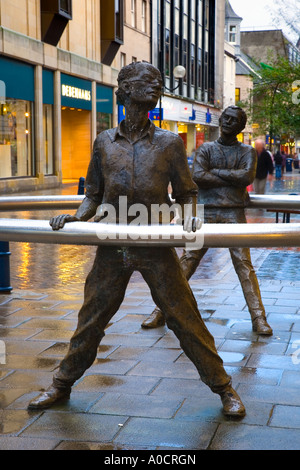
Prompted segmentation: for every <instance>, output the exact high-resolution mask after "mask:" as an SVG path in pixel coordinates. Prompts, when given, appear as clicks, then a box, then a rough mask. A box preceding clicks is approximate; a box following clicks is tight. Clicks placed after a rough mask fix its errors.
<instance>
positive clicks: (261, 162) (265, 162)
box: [253, 139, 274, 194]
mask: <svg viewBox="0 0 300 470" xmlns="http://www.w3.org/2000/svg"><path fill="white" fill-rule="evenodd" d="M255 150H256V152H257V157H258V159H257V170H256V177H255V179H254V181H253V187H254V191H255V192H256V194H264V193H265V190H266V183H267V177H268V174H270V175H272V174H273V171H274V165H273V161H272V158H271V157H270V154H269V152H267V150H266V149H265V144H264V142H263V140H261V139H257V140H256V141H255Z"/></svg>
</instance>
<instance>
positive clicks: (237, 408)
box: [220, 386, 246, 418]
mask: <svg viewBox="0 0 300 470" xmlns="http://www.w3.org/2000/svg"><path fill="white" fill-rule="evenodd" d="M220 397H221V401H222V404H223V413H224V415H225V416H227V417H231V418H243V417H244V416H245V415H246V409H245V407H244V405H243V403H242V400H241V399H240V397H239V396H238V394H237V392H236V391H235V390H234V389H233V388H232V387H231V386H228V387H227V388H226V389H225V390H224V391H223V392H221V393H220Z"/></svg>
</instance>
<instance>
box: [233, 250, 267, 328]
mask: <svg viewBox="0 0 300 470" xmlns="http://www.w3.org/2000/svg"><path fill="white" fill-rule="evenodd" d="M230 254H231V259H232V263H233V266H234V269H235V271H236V273H237V275H238V277H239V280H240V283H241V286H242V289H243V293H244V297H245V300H246V303H247V306H248V309H249V312H250V316H251V320H252V327H253V331H254V332H256V333H257V334H259V335H272V333H273V332H272V328H271V327H270V325H269V324H268V323H267V320H266V312H265V308H264V305H263V301H262V298H261V292H260V288H259V284H258V280H257V276H256V273H255V270H254V268H253V265H252V261H251V255H250V250H249V248H230Z"/></svg>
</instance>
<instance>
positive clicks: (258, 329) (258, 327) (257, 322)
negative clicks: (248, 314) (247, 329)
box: [252, 315, 273, 336]
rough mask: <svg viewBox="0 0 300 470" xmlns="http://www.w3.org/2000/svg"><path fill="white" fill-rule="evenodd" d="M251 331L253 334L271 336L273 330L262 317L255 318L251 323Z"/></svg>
mask: <svg viewBox="0 0 300 470" xmlns="http://www.w3.org/2000/svg"><path fill="white" fill-rule="evenodd" d="M252 330H253V331H254V333H257V334H258V335H262V336H272V334H273V330H272V328H271V327H270V325H269V323H268V322H267V320H266V318H265V317H264V316H263V315H260V316H259V317H256V318H255V319H254V320H253V321H252Z"/></svg>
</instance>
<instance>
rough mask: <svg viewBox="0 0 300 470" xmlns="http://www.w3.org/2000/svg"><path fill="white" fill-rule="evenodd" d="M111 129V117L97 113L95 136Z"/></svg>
mask: <svg viewBox="0 0 300 470" xmlns="http://www.w3.org/2000/svg"><path fill="white" fill-rule="evenodd" d="M111 128H112V115H111V114H106V113H99V112H97V134H100V133H101V132H103V131H107V130H108V129H111Z"/></svg>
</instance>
